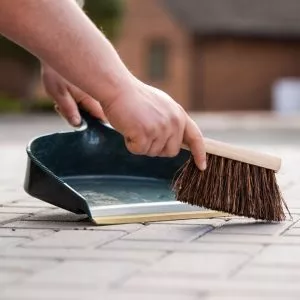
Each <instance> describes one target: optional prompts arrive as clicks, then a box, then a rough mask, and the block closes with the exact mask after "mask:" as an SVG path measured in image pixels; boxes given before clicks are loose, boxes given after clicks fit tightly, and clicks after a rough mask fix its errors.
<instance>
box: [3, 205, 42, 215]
mask: <svg viewBox="0 0 300 300" xmlns="http://www.w3.org/2000/svg"><path fill="white" fill-rule="evenodd" d="M44 210H45V208H41V207H16V206H13V207H12V206H5V205H4V206H0V214H3V213H11V214H22V215H24V214H25V215H27V214H34V213H38V212H43V211H44Z"/></svg>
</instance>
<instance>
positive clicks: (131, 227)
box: [2, 220, 145, 232]
mask: <svg viewBox="0 0 300 300" xmlns="http://www.w3.org/2000/svg"><path fill="white" fill-rule="evenodd" d="M2 227H5V228H28V229H51V230H70V229H74V230H101V231H103V230H105V231H110V230H112V231H124V232H135V231H137V230H139V229H141V228H144V227H145V226H144V225H142V224H124V225H111V226H95V225H93V223H92V222H91V221H86V220H82V221H78V222H53V221H52V222H48V221H17V222H12V223H8V224H5V225H3V226H2Z"/></svg>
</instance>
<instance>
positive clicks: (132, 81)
mask: <svg viewBox="0 0 300 300" xmlns="http://www.w3.org/2000/svg"><path fill="white" fill-rule="evenodd" d="M104 82H106V83H104ZM104 82H103V84H102V85H100V86H99V92H100V93H101V94H100V95H99V96H98V97H96V99H98V100H99V102H100V103H101V106H102V107H103V108H104V109H106V108H108V107H109V106H111V105H112V104H113V103H115V102H118V101H122V99H125V97H123V95H125V94H127V95H128V94H130V93H131V94H132V93H133V92H134V89H135V87H136V86H137V85H138V82H139V80H138V79H137V78H136V77H135V76H133V75H132V74H131V73H130V72H129V71H128V72H126V74H122V75H121V74H118V75H117V76H115V75H108V76H107V80H104Z"/></svg>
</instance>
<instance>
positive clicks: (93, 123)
mask: <svg viewBox="0 0 300 300" xmlns="http://www.w3.org/2000/svg"><path fill="white" fill-rule="evenodd" d="M79 113H80V115H81V124H80V125H79V126H78V127H75V131H83V130H86V129H87V128H88V127H98V126H99V123H101V124H102V125H104V126H106V127H110V128H112V126H111V125H110V124H109V123H107V122H105V121H103V120H101V119H98V118H95V117H94V116H92V115H91V114H90V113H88V112H87V111H85V110H83V109H82V108H80V107H79Z"/></svg>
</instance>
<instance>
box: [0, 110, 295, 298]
mask: <svg viewBox="0 0 300 300" xmlns="http://www.w3.org/2000/svg"><path fill="white" fill-rule="evenodd" d="M264 117H265V115H264ZM225 119H226V120H227V121H226V122H225V123H226V124H227V127H226V128H227V129H224V128H225V127H224V128H221V127H222V126H224V124H225V123H224V120H225ZM225 119H224V120H219V121H217V119H216V118H214V122H211V121H209V120H210V119H209V118H208V117H206V119H204V120H202V119H201V118H199V119H197V116H196V121H198V122H199V123H201V124H202V125H203V126H204V129H205V132H206V133H207V134H208V135H209V136H211V137H219V138H220V139H221V140H222V139H223V140H226V141H228V142H230V141H232V142H236V143H238V144H242V145H248V146H249V147H251V148H253V149H258V150H261V151H270V152H272V153H275V154H278V155H280V156H281V157H282V158H283V167H282V170H281V171H280V173H279V174H278V176H277V178H278V182H279V184H280V187H281V188H282V190H283V194H284V197H285V199H286V201H287V202H288V205H289V208H290V209H291V212H292V215H293V220H290V219H287V220H286V221H285V222H282V223H274V224H266V223H263V222H257V221H254V220H251V219H247V218H240V217H232V218H218V219H201V220H194V219H193V220H179V221H169V222H150V223H146V224H126V225H111V226H95V225H94V224H93V223H92V222H90V221H89V220H87V217H86V216H85V215H75V214H72V213H69V212H66V211H64V210H62V209H59V208H56V207H54V206H52V205H50V204H48V203H45V202H42V201H39V200H37V199H34V198H32V197H30V196H28V195H27V194H26V193H25V192H24V191H23V181H24V174H25V167H26V153H25V147H26V144H27V143H28V141H29V137H30V138H31V137H33V136H35V135H39V134H43V133H46V132H53V131H56V130H59V129H63V128H67V127H66V126H65V123H63V122H61V121H60V119H59V118H54V117H51V116H47V117H45V120H46V121H47V122H48V123H49V126H48V125H47V126H46V125H45V120H43V118H42V117H32V118H30V119H26V118H23V117H21V118H18V117H14V118H12V119H10V118H5V120H4V119H3V118H0V125H1V126H0V137H2V139H1V140H2V141H5V142H4V143H2V144H1V145H0V165H1V171H0V300H19V299H22V300H23V299H24V300H29V299H30V300H36V299H39V300H43V299H49V300H50V299H51V300H56V299H59V300H65V299H72V300H77V299H85V298H96V299H98V298H103V299H106V300H107V299H108V300H110V299H111V300H118V299H122V300H124V299H125V300H127V299H130V300H135V299H139V300H140V299H146V300H147V299H156V300H160V299H164V300H169V299H172V300H181V299H182V300H194V299H200V300H202V299H203V300H227V299H230V300H232V299H239V300H249V299H251V300H260V299H267V300H268V299H275V300H276V299H287V300H290V299H291V300H296V299H297V300H298V299H299V298H300V285H299V283H298V282H299V277H300V271H299V270H300V259H299V257H300V255H299V253H300V185H299V178H300V177H299V170H298V167H297V166H298V165H299V164H300V151H299V150H300V144H299V142H298V141H297V142H295V140H296V136H297V133H300V121H299V120H300V119H299V120H298V119H293V121H290V123H289V122H287V120H285V122H283V123H282V124H284V128H283V127H282V130H279V129H280V128H281V127H280V126H283V125H280V123H278V118H277V117H276V118H275V119H276V120H275V119H274V118H273V117H272V118H270V119H269V120H268V119H266V120H267V121H266V120H263V121H261V122H260V121H259V118H258V117H255V118H254V119H255V120H256V121H255V122H258V123H257V124H263V127H262V128H263V129H262V130H261V131H260V132H259V133H258V129H259V128H260V126H259V125H257V124H256V123H251V122H250V119H249V118H244V117H241V116H238V120H239V122H238V123H236V120H235V121H232V122H231V123H230V121H229V119H230V118H227V117H226V118H225ZM254 119H252V120H254ZM274 120H275V121H274ZM229 123H230V124H229ZM23 124H24V126H22V129H23V130H24V134H23V132H22V133H21V131H20V130H19V128H20V127H19V126H21V125H23ZM218 124H219V125H218ZM236 124H239V127H240V128H236ZM243 124H244V125H243ZM250 125H251V126H250ZM218 126H219V127H218ZM220 126H221V127H220ZM243 126H246V127H247V138H245V134H244V132H243ZM7 132H16V135H14V137H13V136H12V135H9V134H7ZM299 136H300V135H299ZM4 158H5V159H4Z"/></svg>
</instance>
